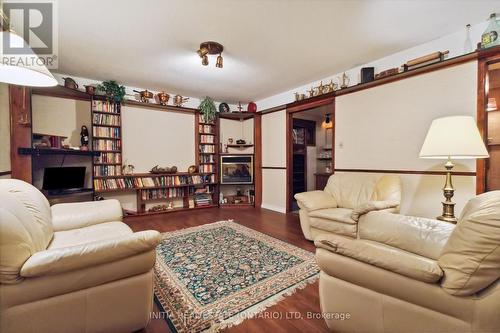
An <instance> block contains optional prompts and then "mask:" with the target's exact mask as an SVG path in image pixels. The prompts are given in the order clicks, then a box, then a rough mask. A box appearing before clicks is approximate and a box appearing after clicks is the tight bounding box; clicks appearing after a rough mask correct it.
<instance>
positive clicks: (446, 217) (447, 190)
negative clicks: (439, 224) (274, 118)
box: [437, 158, 458, 223]
mask: <svg viewBox="0 0 500 333" xmlns="http://www.w3.org/2000/svg"><path fill="white" fill-rule="evenodd" d="M453 166H454V165H453V163H452V162H451V159H449V158H448V162H446V164H445V165H444V167H445V168H446V170H447V171H446V182H445V184H444V187H443V193H444V197H445V198H446V200H445V201H442V203H443V214H442V215H441V216H438V217H437V219H438V220H441V221H445V222H450V223H457V221H458V219H457V218H456V217H455V203H454V202H453V201H451V198H453V195H454V193H455V189H454V188H453V184H452V183H451V169H453Z"/></svg>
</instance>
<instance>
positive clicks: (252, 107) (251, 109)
mask: <svg viewBox="0 0 500 333" xmlns="http://www.w3.org/2000/svg"><path fill="white" fill-rule="evenodd" d="M247 111H248V112H257V104H255V103H254V102H250V103H248V106H247Z"/></svg>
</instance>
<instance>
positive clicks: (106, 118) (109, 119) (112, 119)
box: [92, 113, 120, 126]
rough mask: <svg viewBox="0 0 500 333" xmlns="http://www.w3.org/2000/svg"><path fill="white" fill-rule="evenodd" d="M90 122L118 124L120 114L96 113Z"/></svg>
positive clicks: (95, 123)
mask: <svg viewBox="0 0 500 333" xmlns="http://www.w3.org/2000/svg"><path fill="white" fill-rule="evenodd" d="M92 122H93V123H94V125H113V126H120V116H116V115H112V114H102V113H96V114H94V116H93V117H92Z"/></svg>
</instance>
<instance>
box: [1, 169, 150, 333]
mask: <svg viewBox="0 0 500 333" xmlns="http://www.w3.org/2000/svg"><path fill="white" fill-rule="evenodd" d="M121 220H122V209H121V206H120V203H119V202H118V201H116V200H105V201H97V202H83V203H69V204H58V205H54V206H52V207H50V206H49V203H48V201H47V199H46V198H45V197H44V196H43V195H42V193H40V192H39V191H38V190H37V189H36V188H34V187H33V186H32V185H30V184H28V183H25V182H22V181H20V180H14V179H8V180H0V332H2V333H11V332H12V333H23V332H29V333H43V332H47V333H57V332H64V333H67V332H87V333H88V332H132V331H135V330H138V329H141V328H143V327H145V326H146V325H147V323H148V322H149V318H150V311H151V309H152V301H153V285H152V279H153V274H152V268H153V265H154V262H155V247H156V245H157V244H158V242H159V238H160V235H159V233H158V232H157V231H152V230H150V231H142V232H137V233H134V232H132V230H131V229H130V228H129V227H128V226H127V225H126V224H124V223H122V222H120V221H121Z"/></svg>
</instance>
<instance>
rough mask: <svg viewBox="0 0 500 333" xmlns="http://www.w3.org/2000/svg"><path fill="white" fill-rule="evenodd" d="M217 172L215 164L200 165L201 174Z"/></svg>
mask: <svg viewBox="0 0 500 333" xmlns="http://www.w3.org/2000/svg"><path fill="white" fill-rule="evenodd" d="M214 170H215V165H213V164H201V165H200V172H214Z"/></svg>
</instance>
